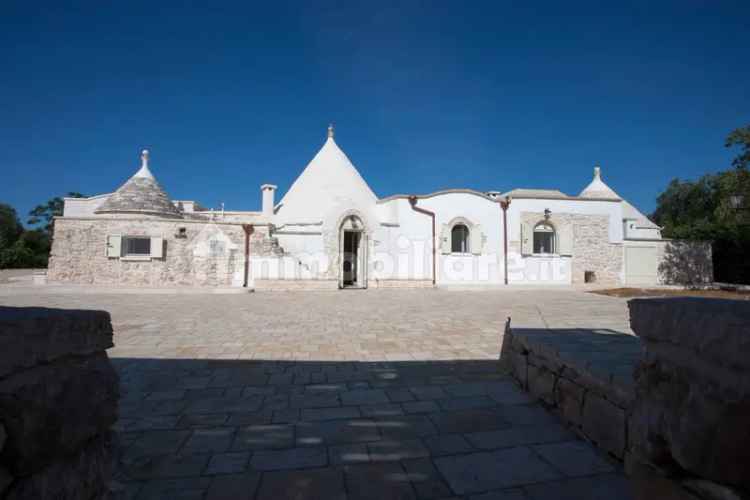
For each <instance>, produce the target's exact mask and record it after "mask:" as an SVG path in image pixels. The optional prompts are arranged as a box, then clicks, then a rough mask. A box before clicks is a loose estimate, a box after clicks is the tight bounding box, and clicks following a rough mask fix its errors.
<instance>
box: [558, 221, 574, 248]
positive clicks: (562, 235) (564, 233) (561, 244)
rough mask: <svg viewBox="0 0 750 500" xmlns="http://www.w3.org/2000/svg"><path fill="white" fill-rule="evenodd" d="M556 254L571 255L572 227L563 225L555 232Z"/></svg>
mask: <svg viewBox="0 0 750 500" xmlns="http://www.w3.org/2000/svg"><path fill="white" fill-rule="evenodd" d="M557 253H559V254H560V255H573V226H572V225H571V224H563V225H561V226H560V228H559V229H558V231H557Z"/></svg>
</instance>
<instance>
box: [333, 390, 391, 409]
mask: <svg viewBox="0 0 750 500" xmlns="http://www.w3.org/2000/svg"><path fill="white" fill-rule="evenodd" d="M388 402H389V399H388V396H386V394H385V391H383V390H382V389H356V390H353V391H346V392H342V393H341V403H342V404H343V405H345V406H360V405H374V404H381V403H388Z"/></svg>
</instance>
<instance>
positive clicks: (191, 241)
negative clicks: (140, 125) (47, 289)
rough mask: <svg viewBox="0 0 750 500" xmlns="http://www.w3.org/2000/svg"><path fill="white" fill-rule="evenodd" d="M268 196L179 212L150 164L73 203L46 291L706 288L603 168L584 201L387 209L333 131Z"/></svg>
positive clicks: (437, 196)
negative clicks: (61, 285)
mask: <svg viewBox="0 0 750 500" xmlns="http://www.w3.org/2000/svg"><path fill="white" fill-rule="evenodd" d="M582 175H583V174H582ZM267 180H273V179H267ZM260 189H261V191H262V207H261V210H259V211H230V210H207V209H205V208H203V207H202V206H201V205H200V204H199V203H198V202H196V201H187V200H173V199H171V198H170V197H169V195H168V194H167V191H165V190H164V188H163V187H162V186H161V185H160V184H159V183H158V182H157V180H156V179H155V177H154V175H153V173H152V170H151V166H150V165H149V156H148V152H147V151H144V152H143V154H142V160H141V166H140V169H138V170H137V172H136V173H135V174H134V175H133V176H132V177H131V178H130V179H128V180H127V182H125V183H124V184H123V185H122V186H121V187H119V188H118V189H117V190H115V191H114V192H112V193H108V194H101V195H98V196H92V197H90V198H66V199H65V208H64V213H63V216H62V217H58V218H57V219H56V220H55V233H54V242H53V247H52V253H51V257H50V265H49V270H48V281H49V282H67V283H85V284H97V285H98V284H101V285H110V286H112V285H122V286H144V287H170V286H211V287H243V286H246V287H250V288H255V289H273V288H304V289H337V288H349V287H353V288H364V287H432V286H448V285H479V286H481V285H497V286H500V285H506V284H508V285H509V286H513V285H516V284H546V285H566V284H579V283H586V282H593V283H599V284H608V285H638V286H643V285H655V284H658V283H665V282H670V281H680V280H684V279H686V277H687V279H690V280H694V281H695V280H710V279H711V265H710V246H709V245H708V244H706V243H689V242H674V241H668V240H665V239H663V238H662V237H661V232H660V228H659V227H658V226H656V225H655V224H654V223H653V222H651V221H650V220H649V219H648V218H647V217H646V216H644V215H643V214H642V213H641V212H640V211H638V209H637V208H635V207H634V206H633V205H631V204H630V203H628V202H627V201H626V200H624V199H623V198H622V197H621V196H619V195H618V194H617V192H615V191H614V190H613V189H612V188H610V187H609V186H608V185H607V184H606V183H605V182H604V179H603V178H602V172H601V170H600V169H599V168H598V167H596V168H595V169H594V172H593V179H592V180H591V182H590V183H589V184H588V185H587V186H586V187H585V188H584V189H583V190H582V191H581V192H580V193H579V194H577V195H568V194H565V193H562V192H560V191H557V190H545V189H513V190H510V191H508V192H497V191H487V192H479V191H474V190H470V189H448V190H444V191H438V192H435V193H429V194H395V195H392V196H388V197H385V198H378V197H377V196H376V195H375V193H374V192H373V191H372V189H370V187H369V186H368V185H367V182H366V181H365V179H364V178H363V177H362V176H361V175H360V173H359V172H358V171H357V169H356V168H355V166H354V165H353V164H352V162H351V161H350V159H349V158H348V157H347V155H346V154H345V153H344V152H343V151H342V150H341V148H340V147H339V146H338V144H337V143H336V141H335V139H334V134H333V129H332V128H329V131H328V137H327V139H326V141H325V143H324V144H323V147H322V148H321V149H320V151H318V153H317V154H316V155H315V157H314V158H313V159H312V160H311V161H310V163H309V164H308V165H307V167H306V168H305V169H304V170H303V171H302V173H301V174H300V175H299V177H298V178H297V180H296V181H295V182H294V183H293V184H292V186H291V187H290V188H289V190H288V191H287V192H286V193H285V194H284V196H283V197H281V198H280V199H278V200H277V193H276V186H274V185H272V184H264V185H262V186H260Z"/></svg>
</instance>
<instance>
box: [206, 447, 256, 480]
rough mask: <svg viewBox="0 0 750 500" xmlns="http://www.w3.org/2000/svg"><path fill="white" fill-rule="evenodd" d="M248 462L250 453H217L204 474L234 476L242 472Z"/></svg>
mask: <svg viewBox="0 0 750 500" xmlns="http://www.w3.org/2000/svg"><path fill="white" fill-rule="evenodd" d="M249 461H250V452H248V451H235V452H231V453H217V454H216V455H214V456H212V457H211V459H210V460H209V462H208V467H206V470H205V472H204V474H206V475H209V476H211V475H214V474H236V473H239V472H244V471H245V469H247V464H248V462H249Z"/></svg>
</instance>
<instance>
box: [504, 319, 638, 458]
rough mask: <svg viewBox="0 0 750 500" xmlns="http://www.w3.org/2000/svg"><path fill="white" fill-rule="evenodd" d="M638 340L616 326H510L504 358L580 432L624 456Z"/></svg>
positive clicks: (526, 384)
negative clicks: (596, 327) (590, 327)
mask: <svg viewBox="0 0 750 500" xmlns="http://www.w3.org/2000/svg"><path fill="white" fill-rule="evenodd" d="M639 355H640V344H639V342H638V339H637V338H635V337H633V336H632V335H626V334H623V333H619V332H615V331H613V330H606V329H599V330H581V329H524V328H511V327H510V321H509V322H508V324H507V326H506V331H505V336H504V338H503V350H502V355H501V360H502V362H503V363H504V364H505V365H506V367H507V368H508V370H510V372H511V373H512V375H513V376H514V378H515V379H516V380H517V381H518V382H519V384H521V386H522V387H523V388H524V389H525V390H527V391H529V392H530V393H531V394H533V395H534V396H536V397H537V398H539V399H540V400H542V401H543V402H545V403H546V404H547V405H548V407H549V408H551V409H552V410H553V411H555V412H556V413H557V414H558V415H559V416H560V417H561V418H562V419H563V420H565V421H566V423H567V424H568V425H569V426H570V427H571V428H572V429H573V430H575V431H576V432H578V433H579V434H580V435H582V436H584V437H586V438H587V439H589V440H590V441H593V442H594V443H596V444H597V445H598V446H599V447H600V448H602V449H604V450H606V451H607V452H609V453H610V454H611V455H613V456H614V457H616V458H618V459H620V460H623V459H624V458H625V456H626V454H627V453H628V450H629V447H630V446H629V436H628V418H629V413H630V410H629V408H630V407H631V405H632V402H633V398H634V387H633V380H632V372H633V369H634V367H635V365H636V363H637V360H638V357H639Z"/></svg>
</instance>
